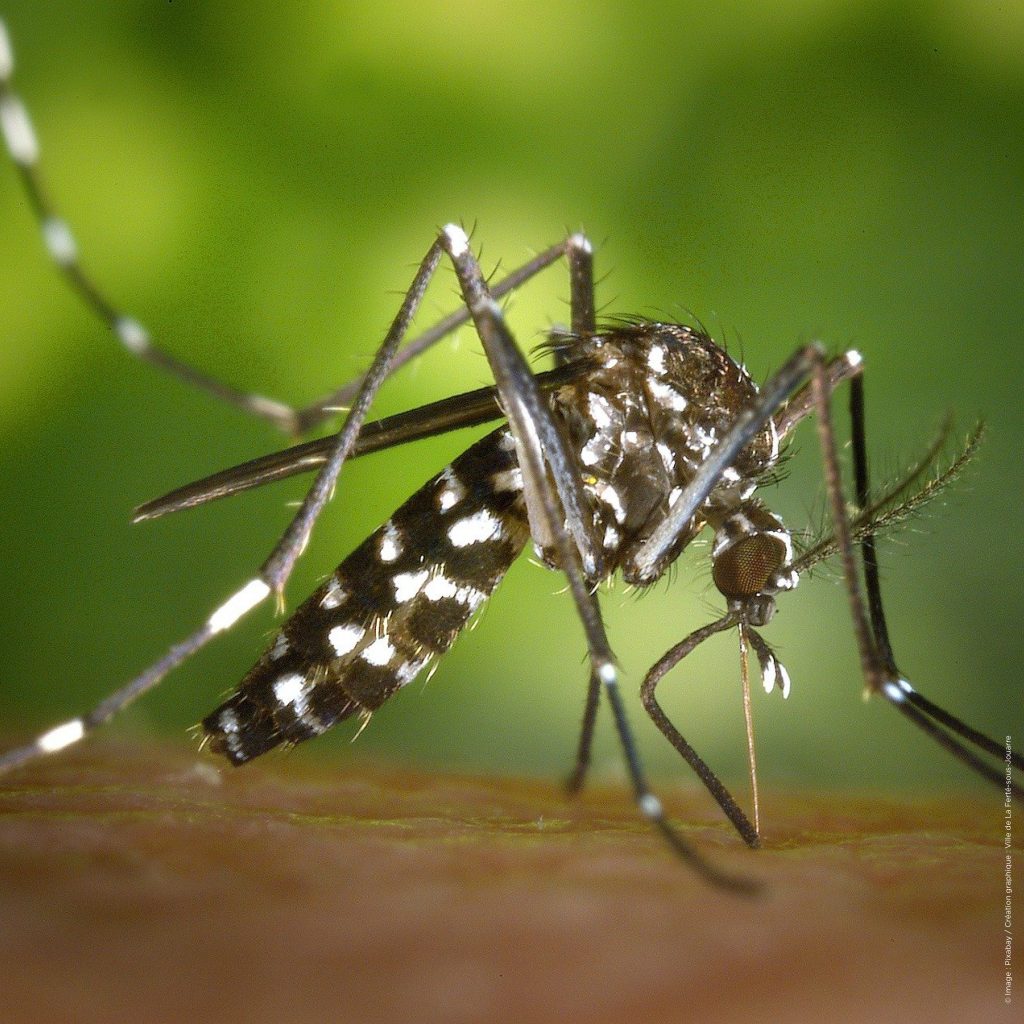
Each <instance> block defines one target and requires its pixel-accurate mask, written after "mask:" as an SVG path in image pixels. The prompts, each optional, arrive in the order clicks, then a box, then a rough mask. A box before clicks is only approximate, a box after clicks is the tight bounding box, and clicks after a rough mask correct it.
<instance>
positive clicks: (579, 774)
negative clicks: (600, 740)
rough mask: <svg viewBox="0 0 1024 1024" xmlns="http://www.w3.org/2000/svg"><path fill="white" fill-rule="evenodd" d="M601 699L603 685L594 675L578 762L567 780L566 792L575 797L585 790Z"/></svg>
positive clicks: (580, 739)
mask: <svg viewBox="0 0 1024 1024" xmlns="http://www.w3.org/2000/svg"><path fill="white" fill-rule="evenodd" d="M600 698H601V683H600V681H599V680H598V679H597V677H596V676H595V675H593V674H591V676H590V680H589V682H588V683H587V702H586V704H585V705H584V706H583V722H582V724H581V725H580V738H579V742H578V743H577V744H576V760H575V762H574V764H573V767H572V771H571V772H570V773H569V777H568V778H567V779H566V780H565V790H566V792H567V793H568V794H569V795H570V796H575V795H576V794H577V793H579V792H580V790H581V789H583V784H584V783H585V782H586V781H587V772H588V771H589V769H590V755H591V750H592V748H593V744H594V726H595V724H596V722H597V706H598V704H599V702H600Z"/></svg>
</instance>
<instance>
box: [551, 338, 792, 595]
mask: <svg viewBox="0 0 1024 1024" xmlns="http://www.w3.org/2000/svg"><path fill="white" fill-rule="evenodd" d="M552 344H555V345H557V347H558V349H559V351H560V353H561V356H562V358H563V359H565V360H567V361H575V360H580V361H585V362H586V363H588V364H590V366H591V367H592V368H591V369H589V370H587V371H586V372H585V373H583V374H581V375H580V377H579V378H578V379H576V380H574V381H573V382H572V383H571V384H567V385H565V386H563V387H562V388H560V389H559V390H558V391H557V392H556V394H555V399H554V404H555V409H556V411H557V412H558V414H559V417H560V419H561V420H562V421H563V422H564V424H565V425H566V428H567V433H568V436H569V438H570V440H571V442H572V445H573V449H574V452H575V454H576V457H577V459H578V461H579V465H580V470H581V475H582V480H583V484H584V487H585V488H586V490H587V491H588V492H589V497H590V499H591V505H592V507H593V524H592V529H593V535H594V537H595V538H596V539H597V542H598V543H599V544H600V546H601V548H602V551H603V555H604V562H605V569H606V571H607V572H608V573H611V572H614V571H616V570H618V571H620V572H621V573H622V576H623V578H624V579H625V580H626V582H628V583H633V584H636V585H640V586H645V585H648V584H651V583H653V582H655V581H656V580H657V579H659V578H660V577H661V576H662V575H663V573H664V572H665V570H666V569H667V567H668V566H669V564H671V562H672V561H674V560H675V559H676V558H677V557H678V556H679V554H680V553H681V552H682V550H683V549H684V548H685V547H686V545H687V544H689V543H690V541H691V540H692V539H693V538H694V537H695V536H696V535H697V534H698V533H699V532H700V531H701V530H702V529H703V528H704V526H705V525H707V524H708V523H709V522H710V523H711V524H712V525H717V524H718V523H719V522H721V521H722V520H723V519H724V518H725V517H726V516H727V515H728V514H729V513H730V512H732V511H733V510H735V509H737V508H738V507H744V504H743V503H744V502H745V501H747V499H749V497H750V495H751V494H752V493H753V491H754V489H755V488H756V487H757V484H758V482H759V481H760V480H761V479H763V477H764V476H765V474H766V473H768V472H770V470H771V469H772V467H773V466H774V465H775V462H776V461H777V459H778V453H779V439H778V435H777V432H776V430H775V426H774V424H773V423H772V422H771V421H769V422H768V423H767V424H766V425H765V426H764V428H763V429H762V430H760V431H759V432H758V433H757V434H756V435H755V436H754V438H753V440H752V441H751V442H750V443H749V444H748V445H747V447H746V448H744V449H743V451H742V452H741V453H740V455H739V456H738V457H737V459H736V460H735V462H734V463H733V465H732V466H731V467H729V469H728V470H727V471H726V472H725V473H724V474H723V475H722V479H721V480H720V481H719V483H718V484H717V485H716V486H715V488H714V489H713V490H712V491H711V493H710V494H709V496H708V499H707V501H706V502H705V504H704V507H703V508H702V510H701V512H700V513H699V514H697V515H695V516H694V517H693V518H692V519H691V521H690V523H689V524H688V526H687V527H686V528H684V529H683V530H681V531H680V533H679V535H678V537H677V538H676V539H675V542H674V544H673V546H672V548H671V549H670V550H669V551H667V552H666V554H665V556H664V558H663V559H661V561H660V562H659V563H658V564H657V565H656V566H655V567H654V570H653V571H651V570H650V569H646V570H645V571H644V572H643V573H641V572H640V571H639V570H638V569H637V568H636V567H635V566H634V561H633V560H634V557H635V555H636V553H637V551H638V550H639V548H640V547H641V545H643V543H644V542H645V541H646V540H647V539H648V538H649V537H650V536H651V534H652V533H653V532H654V530H655V529H657V527H658V526H659V524H660V523H661V522H662V521H663V520H664V519H665V517H666V516H667V515H668V513H669V510H670V509H671V508H672V505H673V503H674V502H675V501H676V499H677V498H678V497H679V495H680V494H681V493H682V492H683V489H684V488H685V487H686V486H687V484H689V483H690V481H691V480H692V479H693V478H694V475H695V474H696V473H697V472H698V471H699V470H700V467H701V466H702V465H703V463H704V462H705V461H706V460H707V458H708V456H709V455H710V453H711V452H712V451H713V449H714V447H715V445H716V444H717V443H718V441H719V440H720V439H721V438H722V437H724V436H725V434H726V433H727V432H728V430H729V429H730V427H731V426H732V424H733V423H734V422H735V419H736V417H737V415H739V414H740V413H741V412H742V411H743V410H744V409H746V408H748V407H749V406H750V404H751V403H752V402H753V401H754V400H755V399H756V397H757V394H758V388H757V385H756V384H755V382H754V380H753V379H752V378H751V377H750V375H749V374H748V373H747V371H746V370H745V369H744V368H743V367H742V366H740V365H739V364H738V363H736V362H735V361H734V360H733V359H732V358H731V357H730V356H729V355H728V353H727V352H725V350H724V349H722V348H721V347H719V346H718V345H716V344H715V343H714V342H713V341H712V340H711V338H710V337H708V335H707V334H705V333H704V332H702V331H700V330H698V329H696V328H693V327H688V326H685V325H682V324H668V323H657V322H649V321H637V322H634V323H628V324H622V325H616V326H614V327H612V328H608V329H605V330H602V331H599V332H596V333H594V334H591V335H584V336H578V337H572V336H566V335H565V334H563V333H561V332H559V333H558V335H557V337H555V338H553V339H552ZM779 527H781V524H778V523H777V521H775V523H774V524H773V526H772V529H773V530H774V529H776V528H779ZM550 555H551V553H550V552H543V553H542V557H544V559H545V561H547V562H548V564H554V559H552V558H551V557H550ZM781 565H782V563H778V564H773V568H774V569H778V568H781Z"/></svg>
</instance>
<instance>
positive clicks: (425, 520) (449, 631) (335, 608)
mask: <svg viewBox="0 0 1024 1024" xmlns="http://www.w3.org/2000/svg"><path fill="white" fill-rule="evenodd" d="M528 537H529V526H528V524H527V519H526V510H525V506H524V504H523V500H522V480H521V476H520V473H519V467H518V465H517V463H516V459H515V448H514V445H513V444H512V440H511V435H510V434H509V432H508V430H507V428H504V427H503V428H501V429H500V430H496V431H494V432H493V433H491V434H489V435H487V436H486V437H485V438H483V439H482V440H481V441H479V442H477V443H476V444H475V445H473V446H472V447H471V448H469V449H468V451H466V452H465V453H463V454H462V455H460V456H459V457H458V458H457V459H456V460H455V461H454V462H453V463H451V465H449V466H448V467H447V468H446V469H445V470H444V471H443V472H441V473H439V474H438V475H437V476H435V477H434V478H433V479H432V480H430V481H429V482H428V483H427V484H425V485H424V486H423V487H421V488H420V489H419V490H418V491H417V492H416V493H415V494H414V495H413V496H412V497H411V498H409V500H408V501H406V502H405V504H403V505H402V506H401V507H400V508H399V509H398V510H397V511H396V512H395V513H394V515H392V517H391V518H390V519H389V520H388V521H387V522H386V523H385V524H384V525H383V526H381V527H380V529H378V530H377V531H375V532H374V533H372V534H371V535H370V536H369V537H368V538H367V539H366V540H365V541H363V543H362V544H360V545H359V547H357V548H356V549H355V551H353V552H352V554H351V555H349V556H348V558H346V559H345V560H344V561H343V562H342V563H341V565H339V566H338V568H337V569H336V570H335V572H334V573H333V574H332V575H331V576H330V577H329V578H328V579H327V580H326V581H325V582H324V583H323V584H322V585H321V586H320V587H319V588H318V589H317V590H316V592H315V593H314V594H313V595H312V596H311V597H310V598H309V599H308V600H307V601H306V602H305V603H304V604H302V605H301V606H300V607H299V608H298V609H297V610H296V612H295V614H294V615H293V616H292V618H291V619H290V620H289V621H288V622H287V623H286V624H285V625H284V627H283V628H282V629H281V631H280V632H279V633H278V634H277V636H276V637H275V639H274V642H273V643H272V644H271V645H270V647H269V648H267V650H266V651H265V652H264V653H263V655H262V657H261V658H260V659H259V661H258V662H257V663H256V665H255V666H253V668H252V669H251V670H250V671H249V673H248V674H247V675H246V677H245V678H244V679H243V680H242V682H241V684H240V685H239V687H238V689H237V690H236V691H235V693H234V694H232V696H231V697H229V698H228V700H227V701H225V702H224V703H223V704H222V705H221V706H220V707H219V708H217V709H216V710H215V711H214V712H213V713H212V714H210V715H209V716H208V717H206V718H205V719H204V720H203V723H202V726H203V731H204V732H205V734H206V736H207V738H208V740H209V744H210V747H211V749H213V750H214V751H216V752H218V753H222V754H224V755H225V756H226V757H227V758H228V759H229V760H230V761H231V762H232V763H233V764H242V763H244V762H246V761H249V760H251V759H252V758H254V757H257V756H259V755H260V754H262V753H264V752H265V751H267V750H270V749H271V748H272V747H276V746H278V745H279V744H281V743H299V742H301V741H302V740H306V739H310V738H311V737H313V736H318V735H319V734H320V733H322V732H325V731H326V730H327V729H329V728H330V727H331V726H332V725H335V724H336V723H338V722H340V721H342V720H344V719H345V718H348V717H350V716H352V715H362V716H367V715H369V714H370V713H371V712H372V711H374V710H375V709H376V708H378V707H380V705H381V704H383V703H384V701H386V700H387V699H388V697H390V696H391V695H392V694H393V693H395V691H396V690H398V689H400V688H401V687H402V686H405V685H406V684H407V683H410V682H412V680H413V679H415V678H416V676H417V675H418V674H419V673H420V672H421V671H422V670H423V669H424V668H425V667H426V665H427V664H428V663H429V662H430V661H431V660H432V659H433V658H435V657H437V656H438V655H440V654H443V653H444V652H445V651H447V650H448V649H449V648H450V647H451V645H452V644H453V643H454V642H455V638H456V637H457V636H458V635H459V633H460V632H461V631H462V630H463V629H464V628H465V626H466V624H467V623H468V622H469V620H470V618H471V616H472V615H473V613H474V612H475V611H476V610H477V609H478V608H479V607H480V606H481V605H482V604H483V602H484V601H485V600H487V598H488V597H490V595H491V593H492V592H493V591H494V588H495V587H497V585H498V583H500V582H501V579H502V577H503V576H504V575H505V572H506V571H507V570H508V567H509V566H510V565H511V564H512V562H513V561H514V560H515V558H516V556H517V555H518V554H519V552H520V551H521V550H522V549H523V546H524V544H525V543H526V540H527V538H528Z"/></svg>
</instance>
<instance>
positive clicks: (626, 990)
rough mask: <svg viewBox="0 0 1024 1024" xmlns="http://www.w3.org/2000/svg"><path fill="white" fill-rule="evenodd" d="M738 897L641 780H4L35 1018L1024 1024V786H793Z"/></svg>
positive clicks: (27, 1009)
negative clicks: (652, 821)
mask: <svg viewBox="0 0 1024 1024" xmlns="http://www.w3.org/2000/svg"><path fill="white" fill-rule="evenodd" d="M661 792H662V795H663V796H664V797H665V800H666V804H667V808H668V810H669V812H670V813H671V815H672V817H673V820H674V821H676V822H680V823H681V824H682V828H683V831H684V834H685V835H686V836H687V837H688V838H690V839H691V840H693V841H694V842H696V843H698V844H699V845H700V847H701V849H702V850H703V851H705V852H706V853H707V854H708V855H709V856H711V857H713V858H714V859H715V861H716V863H718V864H719V865H721V866H723V867H727V868H728V869H729V870H732V871H735V872H745V873H748V874H749V875H751V876H753V877H756V878H758V879H763V880H764V881H765V883H766V887H765V891H764V892H763V894H762V895H761V896H760V897H758V898H756V899H742V898H738V897H735V896H729V895H725V894H721V893H718V892H713V891H710V890H709V889H708V888H707V887H706V886H704V885H703V884H701V883H700V882H698V881H697V879H696V878H695V877H694V876H693V875H692V874H691V873H689V872H688V871H687V870H685V869H684V868H683V867H681V866H680V865H679V864H678V863H676V862H674V861H673V859H672V858H671V857H670V855H669V854H668V852H667V850H666V849H665V848H664V846H663V845H662V843H661V842H659V840H658V839H657V838H656V837H655V836H654V835H653V834H652V833H651V832H650V831H649V830H648V829H647V828H646V827H645V826H644V825H643V824H641V823H639V822H638V821H637V819H636V816H635V814H634V812H633V809H632V807H631V805H630V803H629V801H628V800H627V798H626V795H625V793H624V792H623V790H622V789H621V788H620V787H617V786H598V787H594V788H593V789H590V790H588V791H587V792H586V793H585V794H584V795H583V797H582V798H581V799H580V800H578V801H577V802H575V803H570V802H568V801H566V800H565V799H563V798H562V796H561V794H560V793H559V791H558V789H557V787H556V786H554V785H552V784H551V783H550V782H547V781H529V780H523V779H493V778H471V777H464V776H451V775H438V774H429V775H428V774H423V773H421V772H417V771H413V770H401V769H397V768H395V767H380V766H373V765H368V764H367V763H366V762H361V761H359V760H358V758H356V759H354V760H351V761H348V762H347V763H345V764H343V765H337V764H332V763H329V762H327V761H321V762H308V761H307V762H303V761H301V760H300V759H299V758H289V757H287V756H283V757H282V756H277V757H271V758H268V759H266V760H265V761H260V762H258V763H256V764H254V765H251V766H248V767H246V768H245V769H244V770H241V771H233V770H230V769H223V770H222V769H221V768H220V765H219V762H214V761H212V760H211V759H210V758H209V757H208V756H206V755H197V754H195V753H194V752H192V751H189V750H185V749H182V748H176V747H154V746H149V747H146V748H144V749H139V748H125V747H118V746H111V745H110V744H109V743H107V742H106V741H103V740H101V741H98V742H95V743H93V744H91V745H90V746H88V747H87V748H86V749H84V750H81V751H75V752H73V753H72V752H69V753H68V754H67V755H64V756H60V757H56V758H53V759H52V760H50V761H47V762H45V763H42V764H40V765H37V766H35V767H33V768H32V769H31V770H27V771H24V772H22V773H19V774H17V775H15V776H12V777H10V778H6V779H4V780H3V782H2V785H0V978H3V985H2V1002H3V1007H4V1009H3V1017H4V1020H6V1021H8V1022H21V1021H40V1020H46V1021H61V1020H75V1021H76V1022H89V1021H110V1020H135V1021H177V1020H193V1019H208V1020H218V1021H242V1020H245V1021H247V1022H250V1024H252V1022H262V1021H267V1022H270V1021H282V1020H289V1021H306V1020H324V1019H332V1020H338V1021H349V1020H352V1021H371V1020H373V1021H377V1020H380V1021H391V1020H394V1021H413V1020H415V1021H435V1020H436V1021H446V1022H461V1021H467V1022H468V1021H484V1020H486V1021H491V1022H500V1021H506V1020H508V1021H517V1022H530V1021H546V1020H562V1019H569V1018H570V1015H571V1017H572V1018H573V1019H578V1020H587V1021H591V1022H605V1021H607V1022H612V1021H617V1022H618V1021H631V1020H635V1021H644V1022H659V1021H666V1022H668V1021H673V1022H675V1021H685V1020H699V1021H701V1022H703V1024H710V1022H717V1021H737V1020H769V1019H771V1020H780V1021H781V1020H785V1021H805V1020H806V1021H812V1020H823V1019H835V1014H836V1013H837V1012H841V1014H842V1016H843V1017H844V1018H845V1019H850V1020H871V1021H883V1022H884V1021H896V1020H899V1021H902V1022H913V1021H930V1022H942V1021H959V1022H962V1021H971V1020H989V1021H992V1020H1010V1019H1012V1014H1013V1012H1014V1011H1013V1010H1012V1007H1011V1006H1006V1005H1005V1004H1004V1001H1003V983H1004V969H1003V963H1002V960H1003V955H1002V942H1003V936H1002V903H1003V894H1002V885H1003V849H1002V813H1001V802H1002V798H1001V795H1000V794H997V793H993V795H992V796H991V797H988V796H987V795H985V794H983V795H982V796H980V797H979V796H978V795H973V796H970V797H964V796H957V797H947V798H943V799H934V800H930V801H928V802H921V801H916V802H914V801H910V800H901V801H896V800H881V799H873V798H872V799H867V798H854V797H850V796H848V795H838V796H828V795H791V796H788V797H785V798H780V797H779V795H778V794H769V795H768V798H767V799H766V801H765V804H766V806H765V808H764V811H763V813H764V814H765V816H766V827H765V843H766V847H767V848H766V849H765V850H762V851H760V852H759V853H750V852H748V851H746V850H745V849H743V848H742V847H741V844H740V842H739V840H738V839H737V838H736V837H735V836H734V835H732V834H730V832H729V830H728V828H727V826H726V825H724V824H723V823H722V822H721V821H720V819H719V817H718V816H717V815H716V809H715V808H713V807H712V806H710V802H709V801H708V799H706V797H704V796H703V795H702V794H700V793H699V792H697V791H696V789H694V788H687V789H686V790H685V791H684V790H681V789H679V788H678V787H672V786H668V785H666V786H662V787H661Z"/></svg>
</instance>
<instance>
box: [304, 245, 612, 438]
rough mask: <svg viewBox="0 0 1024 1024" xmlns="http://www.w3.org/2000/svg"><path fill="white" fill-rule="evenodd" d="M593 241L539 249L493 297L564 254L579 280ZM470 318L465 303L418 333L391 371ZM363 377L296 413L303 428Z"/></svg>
mask: <svg viewBox="0 0 1024 1024" xmlns="http://www.w3.org/2000/svg"><path fill="white" fill-rule="evenodd" d="M589 245H590V243H589V242H587V240H586V239H585V238H584V237H583V236H582V235H572V236H571V237H569V238H567V239H565V240H564V241H561V242H559V243H558V244H557V245H553V246H551V247H550V248H548V249H545V250H544V251H543V252H541V253H538V254H537V255H536V256H535V257H534V258H533V259H532V260H529V261H528V262H526V263H524V264H523V265H522V266H521V267H518V268H516V269H515V270H513V271H512V272H511V273H509V274H508V275H507V276H505V277H503V278H502V279H501V280H500V281H499V282H498V283H497V284H495V285H493V286H492V287H491V289H490V292H491V297H492V298H494V299H500V298H501V297H502V296H505V295H508V294H509V293H510V292H512V291H515V289H516V288H518V287H519V286H520V285H522V284H524V283H525V282H526V281H528V280H530V278H532V277H535V276H536V275H537V274H539V273H540V272H541V271H542V270H544V269H545V268H547V267H550V266H551V265H552V264H553V263H556V262H557V261H558V260H559V259H561V257H562V256H565V257H566V258H567V259H568V261H569V268H570V275H571V276H570V280H571V281H575V272H574V270H573V268H574V267H575V266H576V265H577V260H578V259H579V257H578V255H577V250H578V249H581V248H582V247H583V246H586V247H587V248H589ZM573 287H574V291H573V296H574V297H575V295H576V292H575V285H573ZM592 305H593V298H591V306H592ZM574 308H575V307H574ZM470 319H471V317H470V312H469V310H468V309H467V308H466V307H465V306H462V307H460V308H459V309H457V310H455V311H454V312H453V313H449V314H448V316H446V317H445V318H444V319H443V320H440V321H438V323H436V324H435V325H434V326H433V327H431V328H429V329H428V330H426V331H424V332H423V333H422V334H420V335H418V336H417V337H415V338H414V339H413V340H412V341H410V342H409V343H408V344H407V345H405V346H404V347H403V348H402V349H401V350H400V351H399V352H398V353H397V354H396V355H395V359H394V362H393V363H392V364H391V372H392V373H394V372H395V371H397V370H398V369H400V368H401V367H403V366H405V364H406V363H408V362H410V361H411V360H413V359H415V358H416V356H418V355H421V354H422V353H423V352H425V351H426V350H427V349H428V348H430V346H431V345H434V344H436V343H437V342H438V341H440V340H441V339H442V338H444V337H446V336H447V335H449V334H451V333H452V332H453V331H454V330H456V329H457V328H459V327H461V326H462V325H463V324H465V323H468V322H469V320H470ZM574 323H575V320H574ZM362 381H363V375H360V376H358V377H356V378H354V379H353V380H351V381H349V382H348V383H346V384H343V385H342V386H341V387H340V388H338V389H337V390H336V391H333V392H331V394H329V395H325V396H324V397H323V398H320V399H318V400H317V401H315V402H313V403H311V404H310V405H308V406H307V407H306V408H304V409H300V410H299V411H298V412H297V414H296V417H297V421H298V424H299V431H300V432H305V431H307V430H311V429H312V428H313V427H316V426H318V425H319V424H320V423H322V422H323V421H324V420H326V419H329V418H330V417H331V416H333V415H335V414H336V413H337V411H338V407H339V406H347V405H348V404H349V403H350V402H351V400H352V397H353V396H354V395H355V393H356V391H357V390H358V388H359V385H360V384H361V383H362Z"/></svg>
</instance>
